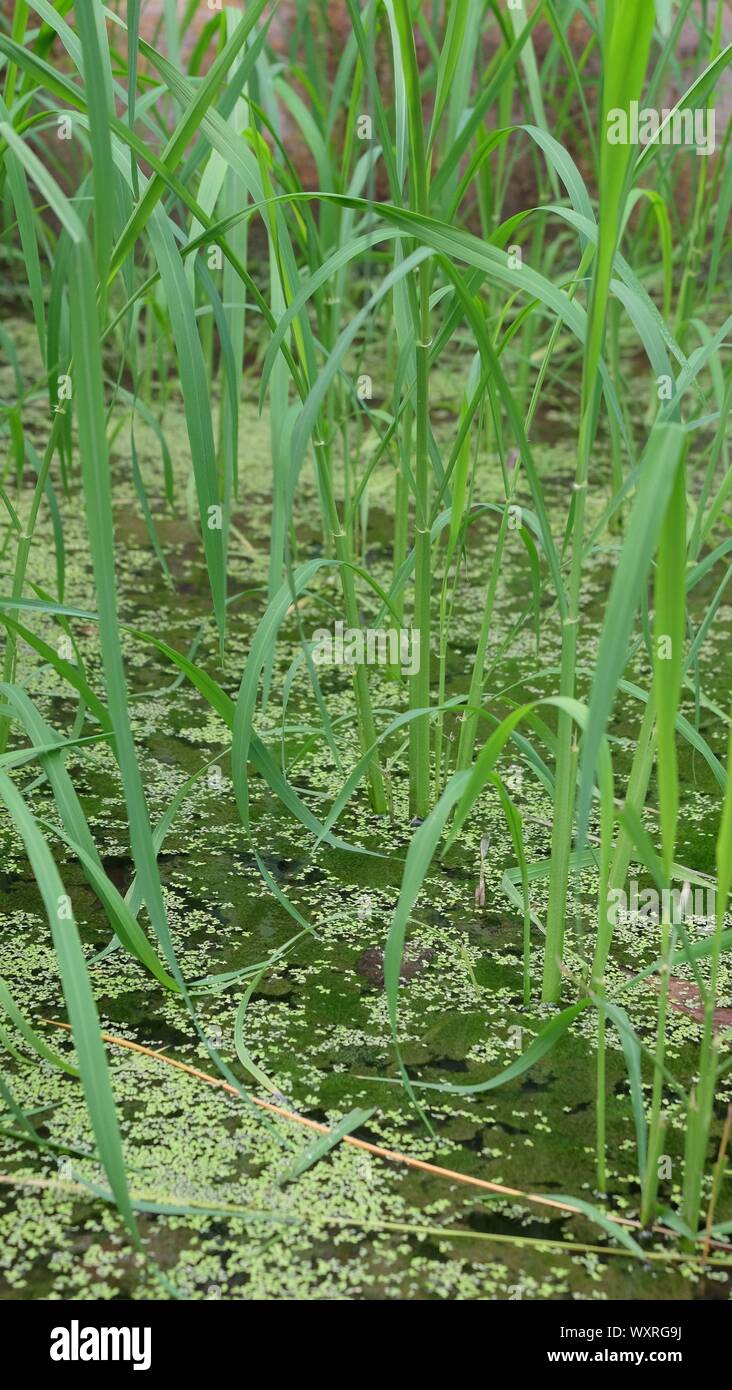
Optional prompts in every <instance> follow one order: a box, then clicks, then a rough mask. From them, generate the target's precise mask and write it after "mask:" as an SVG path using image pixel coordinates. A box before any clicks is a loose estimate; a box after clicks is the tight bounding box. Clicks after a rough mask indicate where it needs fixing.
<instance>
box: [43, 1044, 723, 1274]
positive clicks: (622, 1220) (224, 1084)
mask: <svg viewBox="0 0 732 1390" xmlns="http://www.w3.org/2000/svg"><path fill="white" fill-rule="evenodd" d="M41 1021H42V1022H43V1023H45V1024H46V1025H47V1026H48V1027H49V1028H64V1029H69V1025H68V1023H62V1022H61V1021H60V1020H59V1019H55V1018H44V1019H42V1020H41ZM101 1036H102V1041H103V1042H105V1043H108V1044H109V1046H110V1047H126V1048H127V1049H128V1050H129V1051H130V1052H140V1053H142V1055H143V1056H144V1057H152V1058H154V1060H155V1061H156V1062H165V1064H166V1065H167V1066H169V1067H175V1068H176V1070H177V1071H182V1072H185V1073H186V1075H188V1076H195V1077H197V1078H198V1080H199V1081H205V1082H206V1084H207V1085H208V1086H217V1087H218V1088H219V1089H220V1090H223V1091H228V1093H229V1094H230V1095H232V1096H236V1095H238V1094H239V1092H238V1091H237V1090H236V1087H234V1086H231V1085H230V1084H229V1082H228V1081H224V1080H223V1078H220V1077H218V1076H211V1074H210V1072H207V1071H201V1069H200V1068H199V1067H192V1066H190V1064H189V1063H188V1062H179V1061H178V1060H177V1059H176V1058H174V1057H166V1055H165V1053H164V1052H156V1051H155V1049H154V1048H152V1047H145V1046H143V1044H142V1043H135V1042H131V1041H130V1040H129V1038H118V1037H116V1036H115V1034H114V1033H102V1035H101ZM249 1099H250V1100H251V1102H252V1104H253V1105H256V1106H258V1107H259V1109H260V1110H266V1111H268V1112H269V1114H271V1115H278V1116H279V1117H280V1119H282V1120H291V1121H292V1122H293V1124H297V1125H302V1126H303V1128H305V1129H312V1130H316V1131H317V1133H318V1134H330V1132H331V1131H330V1128H329V1126H328V1125H323V1124H320V1122H319V1121H318V1120H308V1119H306V1118H305V1116H304V1115H298V1114H297V1113H296V1112H295V1111H294V1110H286V1109H285V1107H284V1106H282V1105H274V1104H273V1103H272V1102H271V1101H268V1100H260V1099H259V1097H258V1096H250V1097H249ZM342 1142H343V1143H344V1144H350V1145H351V1146H352V1147H353V1148H355V1149H364V1150H365V1151H366V1153H371V1154H374V1155H375V1156H376V1157H377V1158H385V1159H387V1160H388V1161H389V1162H391V1163H405V1164H406V1165H407V1167H409V1168H419V1169H420V1171H421V1172H423V1173H431V1174H432V1175H433V1176H434V1177H438V1178H447V1179H448V1181H449V1182H459V1183H464V1184H465V1185H466V1186H468V1187H478V1188H481V1189H482V1190H483V1191H486V1192H494V1193H498V1195H499V1196H501V1197H513V1198H515V1199H516V1200H517V1201H519V1202H530V1203H532V1204H533V1205H535V1206H542V1207H552V1208H553V1209H554V1210H555V1211H562V1212H565V1213H566V1214H567V1215H568V1216H578V1215H580V1214H581V1213H580V1212H579V1211H578V1209H577V1207H574V1206H572V1205H571V1203H570V1202H562V1201H561V1200H560V1199H559V1198H556V1197H545V1196H543V1195H542V1193H540V1192H522V1191H521V1189H520V1188H518V1187H506V1186H505V1185H504V1184H503V1183H497V1182H488V1180H487V1179H486V1178H476V1177H473V1176H472V1175H471V1174H469V1173H458V1172H456V1171H455V1169H453V1168H442V1167H441V1166H440V1165H439V1164H436V1163H426V1162H425V1161H424V1159H421V1158H412V1157H411V1156H410V1155H409V1154H403V1153H399V1152H398V1150H397V1149H386V1148H384V1147H383V1146H382V1145H380V1144H370V1143H369V1142H368V1140H367V1139H355V1138H354V1136H353V1135H352V1134H344V1135H343V1136H342ZM608 1221H609V1222H610V1223H613V1224H615V1225H617V1226H622V1227H624V1228H625V1229H628V1230H634V1231H640V1230H642V1227H641V1223H640V1221H633V1220H632V1219H631V1218H630V1217H627V1216H610V1215H608ZM359 1224H360V1223H359ZM379 1224H380V1225H383V1224H384V1223H379ZM410 1229H411V1228H410ZM652 1230H653V1232H654V1234H656V1235H663V1236H671V1237H673V1239H674V1240H675V1239H676V1238H677V1232H676V1231H672V1230H671V1229H670V1228H669V1227H668V1226H663V1225H657V1226H653V1227H652ZM511 1239H512V1241H513V1237H511ZM544 1243H545V1242H544V1241H540V1242H539V1244H541V1245H543V1244H544ZM709 1244H710V1246H713V1247H714V1248H715V1249H718V1250H729V1249H730V1247H729V1246H728V1245H727V1243H726V1242H725V1241H715V1240H710V1242H709ZM598 1248H599V1249H600V1250H602V1253H603V1254H607V1251H606V1250H605V1247H604V1246H600V1247H598ZM628 1253H630V1252H628ZM645 1253H646V1252H644V1255H645Z"/></svg>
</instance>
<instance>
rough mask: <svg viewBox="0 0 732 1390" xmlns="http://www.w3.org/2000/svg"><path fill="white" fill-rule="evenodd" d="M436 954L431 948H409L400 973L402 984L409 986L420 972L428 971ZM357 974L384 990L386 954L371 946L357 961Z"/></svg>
mask: <svg viewBox="0 0 732 1390" xmlns="http://www.w3.org/2000/svg"><path fill="white" fill-rule="evenodd" d="M434 954H435V953H434V951H433V949H432V947H431V946H407V947H406V949H405V951H404V954H403V956H402V968H401V970H400V971H399V981H400V983H401V984H403V985H407V984H409V981H410V980H413V979H414V977H415V975H419V973H420V971H422V970H424V969H426V967H427V966H428V965H429V962H430V961H431V960H432V957H433V956H434ZM356 972H357V974H359V975H363V976H365V978H366V979H367V980H368V981H369V984H372V985H376V986H377V988H378V989H383V988H384V952H383V951H382V950H380V949H379V947H378V946H369V947H368V949H367V950H365V951H364V952H363V955H361V956H359V958H358V960H357V961H356Z"/></svg>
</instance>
